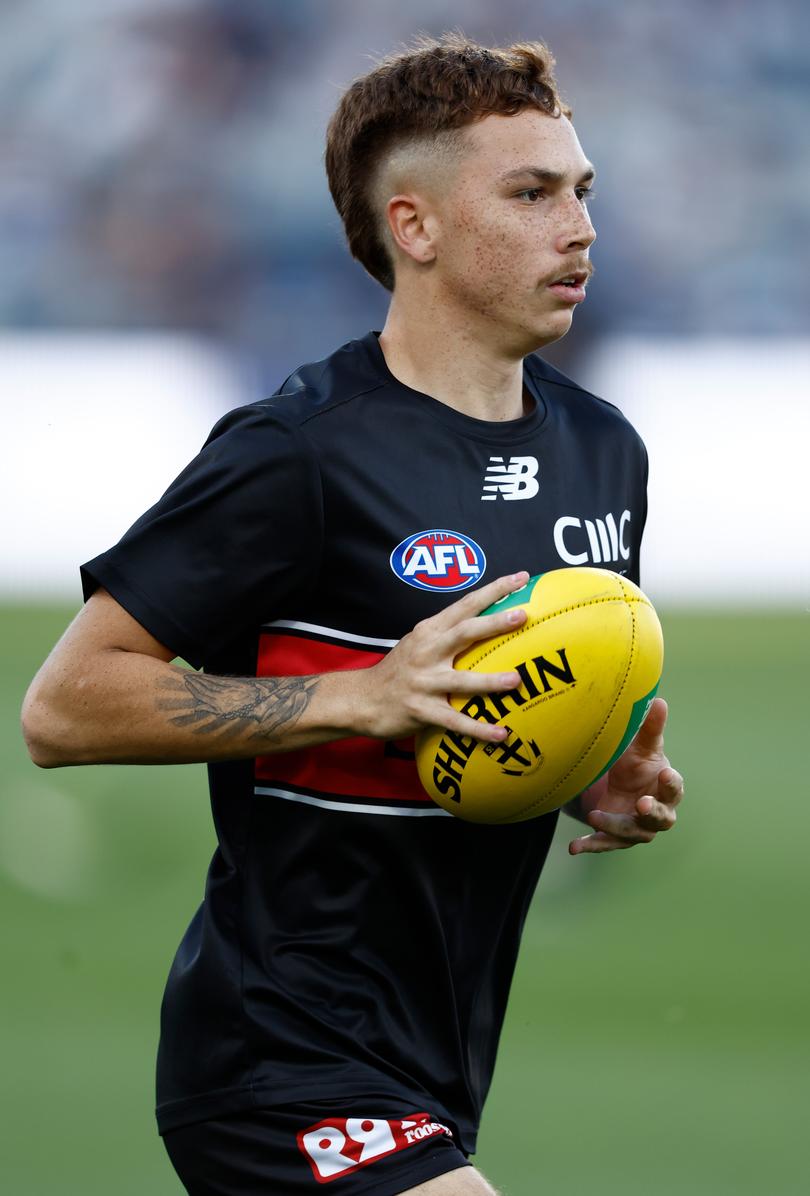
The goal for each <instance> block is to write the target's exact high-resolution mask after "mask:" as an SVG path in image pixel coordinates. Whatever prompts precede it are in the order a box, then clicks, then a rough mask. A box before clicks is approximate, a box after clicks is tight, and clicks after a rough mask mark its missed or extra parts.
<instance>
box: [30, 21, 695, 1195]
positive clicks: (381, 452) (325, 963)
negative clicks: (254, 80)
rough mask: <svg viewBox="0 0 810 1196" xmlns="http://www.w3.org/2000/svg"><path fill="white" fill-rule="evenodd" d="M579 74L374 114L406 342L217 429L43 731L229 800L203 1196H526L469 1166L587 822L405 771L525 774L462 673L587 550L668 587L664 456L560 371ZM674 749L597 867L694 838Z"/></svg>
mask: <svg viewBox="0 0 810 1196" xmlns="http://www.w3.org/2000/svg"><path fill="white" fill-rule="evenodd" d="M552 65H553V63H552V60H551V58H550V56H549V54H548V52H547V51H546V49H545V48H544V47H543V46H542V45H539V44H528V45H518V46H513V47H511V48H509V49H507V50H488V49H483V48H481V47H479V46H475V45H471V44H468V43H465V42H464V41H462V40H461V39H460V38H459V37H446V38H444V39H442V40H441V41H439V42H432V43H422V44H420V46H418V47H417V48H416V49H415V50H413V51H410V52H408V53H404V54H402V55H399V56H398V57H396V58H392V59H389V60H387V61H386V62H384V63H382V64H381V65H380V66H379V67H377V68H376V69H375V70H374V71H372V72H371V73H370V74H369V75H367V76H366V77H365V78H362V79H359V80H357V81H356V82H355V83H354V84H353V85H352V86H351V87H350V89H349V90H348V92H347V93H346V95H345V96H344V97H343V99H342V101H341V103H340V105H339V107H338V109H337V112H336V114H335V116H334V118H333V120H332V122H331V125H330V128H329V135H328V145H327V156H326V161H327V171H328V174H329V181H330V185H331V188H332V194H333V196H334V199H335V202H336V204H337V207H338V209H339V211H340V214H341V216H342V217H343V220H344V224H345V227H346V232H347V235H348V240H349V244H350V247H351V249H352V252H353V253H354V255H355V256H356V257H357V258H358V259H359V260H360V261H361V262H362V263H363V265H364V266H365V267H366V269H368V270H369V271H370V273H371V274H372V275H374V276H375V277H376V278H377V279H379V281H380V282H381V283H382V284H383V285H384V286H385V287H387V288H388V289H389V290H391V291H392V297H391V305H390V310H389V313H388V318H387V320H386V323H385V328H384V329H383V331H382V333H381V334H380V335H379V336H378V335H377V334H375V333H369V334H367V335H366V336H363V337H362V338H361V339H360V340H357V341H352V342H351V343H350V344H348V345H344V346H343V347H342V348H341V349H339V350H338V351H337V352H336V353H334V354H333V355H332V356H331V357H329V358H327V359H326V360H325V361H321V362H318V363H315V364H311V365H307V366H304V367H303V368H302V369H300V370H298V371H297V372H296V373H295V374H294V375H293V376H292V377H291V378H289V379H288V380H287V382H285V384H284V385H283V386H282V388H281V390H280V391H279V392H278V394H277V395H275V396H274V397H273V398H272V399H269V400H267V401H264V402H259V403H254V404H251V405H250V406H247V407H244V408H241V409H239V410H237V411H234V412H232V413H231V414H230V415H228V416H227V417H226V418H225V419H223V420H222V421H221V422H220V423H219V424H218V425H217V427H216V428H215V429H214V431H213V433H212V434H211V437H210V438H209V440H208V442H207V443H206V445H205V446H204V448H203V449H202V451H201V453H200V454H199V456H198V457H197V458H195V460H193V461H192V462H191V464H190V465H189V466H188V468H187V469H186V470H185V471H184V473H183V474H181V476H180V477H179V478H178V479H177V480H176V481H175V482H174V483H173V485H172V486H171V487H170V489H169V490H168V491H167V493H166V494H165V495H164V496H163V498H162V499H161V500H160V501H159V502H158V503H157V505H156V506H155V507H153V508H152V509H151V510H150V511H148V512H147V513H146V514H145V515H144V516H143V517H142V518H141V519H140V520H139V521H138V523H136V524H135V526H134V527H133V528H131V529H130V531H129V532H127V533H126V535H125V536H124V538H123V539H122V540H121V542H120V543H119V544H118V545H117V546H116V547H114V548H112V549H111V550H110V551H109V552H106V553H104V554H103V555H102V556H100V557H97V558H96V559H95V560H94V561H91V562H89V563H88V564H86V565H85V566H84V568H83V582H84V589H85V594H86V597H87V603H86V605H85V607H84V609H83V611H82V612H81V613H80V615H79V616H78V617H77V619H76V620H75V622H74V623H73V624H72V626H71V627H70V628H69V629H68V631H67V633H66V635H65V636H64V638H63V639H62V641H61V642H60V643H59V645H57V647H56V648H55V649H54V651H53V653H52V654H51V656H50V658H49V660H48V661H47V662H46V664H45V665H44V666H43V669H42V670H41V672H40V674H39V675H38V677H37V678H36V680H35V682H34V683H33V685H32V688H31V691H30V693H29V696H28V699H27V702H26V706H25V712H24V722H25V729H26V734H27V737H28V740H29V744H30V750H31V754H32V756H33V758H34V760H35V761H36V762H37V763H38V764H41V765H42V766H44V767H53V766H58V765H64V764H82V763H92V762H102V761H106V762H116V761H117V762H139V763H152V762H156V761H160V762H167V761H175V762H177V763H182V762H185V761H200V760H205V761H208V762H209V763H210V786H211V797H212V806H213V813H214V820H215V823H216V829H217V835H218V842H219V846H218V849H217V852H216V854H215V856H214V859H213V861H212V864H211V868H210V872H209V876H208V883H207V888H206V894H205V901H204V903H203V905H202V907H201V908H200V910H199V911H198V912H197V914H196V915H195V917H194V919H193V921H192V923H191V925H190V927H189V930H188V932H187V934H186V936H185V938H184V940H183V942H182V944H181V946H180V948H179V951H178V954H177V957H176V959H175V962H174V966H173V968H172V971H171V975H170V977H169V981H168V986H167V990H166V996H165V1000H164V1005H163V1015H162V1033H161V1044H160V1056H159V1066H158V1121H159V1126H160V1129H161V1132H162V1133H163V1134H164V1135H165V1141H166V1145H167V1148H168V1150H169V1153H170V1155H171V1158H172V1160H173V1162H174V1164H175V1167H176V1168H177V1170H178V1173H179V1174H180V1176H181V1178H182V1180H183V1182H184V1184H185V1185H186V1187H187V1189H188V1191H189V1192H191V1193H193V1194H200V1196H213V1194H217V1196H226V1194H227V1196H236V1194H237V1193H258V1192H274V1193H284V1196H297V1194H299V1193H301V1194H302V1193H307V1192H309V1193H314V1192H316V1191H318V1190H319V1189H320V1186H321V1185H329V1186H330V1190H332V1191H334V1192H335V1193H352V1194H354V1193H357V1194H361V1193H362V1194H370V1193H373V1194H375V1196H394V1194H395V1193H405V1192H413V1193H425V1196H428V1194H430V1196H434V1194H435V1196H451V1194H453V1193H458V1194H469V1196H473V1194H474V1193H487V1192H489V1193H492V1191H493V1189H492V1188H491V1187H490V1186H489V1185H488V1184H487V1182H486V1181H485V1180H484V1179H483V1177H482V1176H481V1175H480V1174H479V1173H478V1172H477V1171H476V1170H475V1169H474V1168H473V1167H472V1166H470V1165H469V1163H468V1155H469V1154H470V1153H472V1152H473V1151H474V1149H475V1136H476V1131H477V1127H478V1122H479V1117H480V1113H481V1108H482V1105H483V1102H484V1099H485V1097H486V1093H487V1090H488V1087H489V1083H490V1079H491V1076H492V1071H493V1066H494V1062H495V1053H496V1049H497V1043H498V1036H499V1032H500V1027H501V1023H502V1019H503V1015H504V1010H505V1006H506V1000H507V995H508V990H509V985H510V981H511V976H512V971H513V967H514V963H515V959H516V955H517V950H518V943H519V939H520V933H521V929H522V925H523V920H524V917H525V914H526V910H527V908H528V905H529V902H530V900H531V896H532V893H533V891H534V887H535V884H536V882H537V878H538V876H539V874H540V870H541V868H542V865H543V861H544V859H545V856H546V852H547V850H548V846H549V843H550V840H551V837H552V833H553V830H554V826H555V822H556V816H555V815H551V816H547V817H543V818H538V819H535V820H533V821H530V822H525V823H521V824H519V825H511V826H481V825H474V824H470V823H465V822H462V821H460V820H457V819H455V818H452V817H450V816H448V815H446V814H445V813H444V811H441V810H439V809H438V807H436V806H434V805H433V804H432V803H431V802H430V801H429V800H428V799H427V797H426V795H425V794H424V793H423V792H422V790H421V789H420V786H419V784H418V781H417V779H416V774H415V767H414V763H413V755H412V750H411V745H410V743H409V739H408V737H409V736H411V735H412V734H413V733H414V732H415V731H417V730H418V729H419V728H420V727H421V726H423V725H426V724H438V725H441V726H444V727H448V728H452V729H453V730H455V731H457V732H458V733H460V734H462V735H472V736H475V737H476V738H478V739H481V740H487V739H490V740H497V739H498V738H500V737H501V736H502V735H503V734H504V732H502V731H501V730H500V729H498V728H495V727H490V726H488V725H485V724H482V723H479V722H475V721H473V720H471V719H469V718H467V717H465V716H464V715H462V714H460V713H457V712H455V711H454V710H453V709H452V708H451V707H450V705H449V704H448V701H447V694H448V693H449V692H451V691H455V692H467V691H470V692H472V691H473V690H475V691H477V692H480V691H481V690H482V689H486V690H489V691H497V690H504V689H510V688H512V687H514V686H515V685H517V684H518V683H519V678H518V677H517V675H516V674H512V673H507V674H502V675H498V674H496V675H491V676H487V677H485V678H483V679H482V678H481V677H480V676H476V677H475V678H472V677H469V676H466V675H464V674H463V673H459V672H455V671H454V670H453V660H454V658H455V657H456V655H457V654H458V653H459V652H460V651H461V650H462V649H464V648H465V647H466V646H467V645H468V644H470V643H471V642H473V641H475V640H477V639H481V638H484V637H486V636H489V635H491V634H494V633H498V632H502V631H504V630H506V629H509V628H512V627H514V626H516V625H517V624H519V622H520V621H521V620H522V617H523V616H522V614H521V613H515V612H514V611H513V610H504V611H503V612H501V613H498V614H490V615H487V616H485V617H477V616H478V614H479V612H480V611H482V610H484V608H485V607H487V606H489V605H490V604H491V603H493V602H494V601H495V600H497V599H499V598H501V597H503V596H505V595H507V594H508V593H510V591H512V590H514V589H516V588H517V587H519V586H520V585H522V584H523V583H524V582H525V580H526V579H527V577H528V575H529V574H533V573H538V572H542V571H544V570H547V569H553V568H558V567H561V566H563V565H565V564H572V563H585V562H587V561H591V562H594V561H596V563H599V558H597V557H595V555H594V549H593V548H592V547H590V545H589V538H588V536H587V534H586V532H585V531H584V530H583V529H584V528H585V521H586V520H588V519H590V520H594V519H596V518H601V519H605V520H607V519H608V518H609V517H610V516H612V518H613V519H614V520H615V523H616V526H617V527H619V528H620V529H621V535H620V537H619V538H618V545H617V551H616V553H615V554H614V555H615V556H616V560H615V561H613V560H610V561H605V563H606V564H607V565H608V566H609V567H614V568H616V569H617V570H621V571H622V572H625V573H627V574H628V575H629V576H630V577H632V578H633V579H634V580H637V579H638V561H639V548H640V542H641V532H642V527H643V523H644V518H645V512H646V500H645V482H646V472H647V463H646V456H645V452H644V449H643V446H642V444H641V442H640V440H639V438H638V436H637V435H636V433H635V432H634V431H633V430H632V428H631V427H630V426H629V425H628V424H627V422H626V421H625V420H624V419H623V417H622V416H621V415H620V414H619V413H618V411H616V410H615V409H614V408H612V407H610V406H609V405H608V404H606V403H603V402H601V401H600V400H599V399H596V398H594V397H593V396H591V395H589V394H587V393H586V392H584V391H582V390H581V389H580V388H579V387H577V386H576V384H575V383H573V382H571V381H569V380H568V379H567V378H565V377H564V376H563V375H561V374H559V373H558V372H557V371H555V370H554V369H552V368H551V367H549V366H548V365H546V364H544V363H543V361H542V360H541V359H540V358H538V357H536V356H534V355H533V354H534V352H535V350H537V349H538V348H541V347H542V346H543V345H546V344H549V343H550V342H551V341H554V340H556V339H557V338H558V337H561V336H563V335H564V334H565V332H566V331H567V330H568V328H569V326H570V324H571V319H572V314H573V311H574V308H575V306H576V305H577V304H578V303H580V302H581V301H582V300H583V299H584V297H585V284H586V282H587V280H588V277H589V275H590V273H591V265H590V263H589V259H588V251H589V248H590V245H591V243H592V242H593V240H594V231H593V228H592V226H591V222H590V219H589V216H588V208H587V203H588V198H589V188H590V184H591V179H592V177H593V170H592V168H591V166H590V163H589V162H588V161H587V159H586V158H585V156H584V155H583V152H582V149H581V148H580V145H579V142H578V140H577V137H576V134H575V133H574V129H573V126H572V125H571V123H570V120H569V115H570V114H569V112H568V110H567V109H566V108H564V107H563V106H562V105H561V103H560V100H559V97H558V95H557V91H556V87H555V83H554V78H553V74H552ZM448 545H450V546H452V551H442V550H441V549H442V548H443V547H446V546H448ZM456 549H458V551H456ZM479 582H480V583H482V584H478V583H479ZM473 587H474V588H473ZM462 590H466V593H464V594H463V595H461V596H460V597H459V596H458V592H459V591H462ZM175 657H183V658H185V659H186V660H187V661H188V662H189V663H190V664H192V665H193V666H194V667H195V668H200V667H201V666H202V668H203V670H204V671H203V672H202V673H198V672H193V671H190V670H187V669H183V668H181V667H178V666H175V665H173V664H172V663H171V661H172V660H173V659H174V658H175ZM665 719H666V707H665V705H664V703H663V702H661V701H660V700H658V701H656V703H655V704H654V706H653V708H652V710H651V712H650V714H649V716H648V718H647V721H646V723H645V725H644V726H643V728H642V730H641V731H640V733H639V735H638V737H637V739H636V741H635V742H634V743H633V744H632V745H631V747H630V748H629V749H628V751H627V752H626V754H625V755H624V756H623V757H622V758H621V760H620V761H619V762H618V763H617V764H616V765H615V766H614V768H613V769H612V770H611V772H610V774H609V775H608V777H606V778H605V779H604V780H603V781H602V782H601V783H599V784H598V785H597V786H595V787H594V788H593V789H592V790H589V791H587V792H586V793H585V794H583V795H581V797H580V798H579V799H578V800H577V802H576V803H573V808H572V810H571V812H572V813H574V814H575V815H577V816H578V817H580V818H581V819H582V820H583V821H586V822H587V823H588V824H589V825H590V827H591V828H592V830H593V833H591V834H589V835H586V836H584V837H581V838H577V839H575V840H574V841H573V843H572V844H571V848H570V850H571V852H572V853H573V854H578V853H580V852H593V851H610V850H614V849H618V848H625V847H629V846H631V845H632V844H634V843H643V842H650V841H651V840H652V839H653V838H654V837H655V835H656V833H657V832H658V831H662V830H666V829H668V828H669V827H670V826H671V825H672V823H673V822H674V821H675V806H676V804H677V803H678V801H679V799H680V795H681V790H682V782H681V778H680V777H679V775H678V774H677V773H676V772H675V771H674V770H673V769H671V768H670V767H669V764H668V761H667V760H666V758H665V757H664V755H663V741H662V731H663V727H664V722H665Z"/></svg>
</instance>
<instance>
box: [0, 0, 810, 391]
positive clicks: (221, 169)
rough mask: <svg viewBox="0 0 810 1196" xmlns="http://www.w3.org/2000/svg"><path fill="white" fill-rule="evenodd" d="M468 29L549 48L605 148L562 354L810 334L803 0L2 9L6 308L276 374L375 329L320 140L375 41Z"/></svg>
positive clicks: (0, 304) (221, 1)
mask: <svg viewBox="0 0 810 1196" xmlns="http://www.w3.org/2000/svg"><path fill="white" fill-rule="evenodd" d="M453 27H461V28H463V29H464V31H465V32H466V33H467V34H469V35H470V36H471V37H474V38H476V39H478V40H482V41H485V42H487V41H488V42H490V43H496V44H497V43H501V44H503V43H505V42H508V41H511V40H516V39H520V38H541V39H543V40H545V41H547V42H548V44H549V45H550V46H551V48H552V50H553V52H554V54H555V56H556V58H557V64H558V67H557V71H558V78H559V81H560V84H561V87H562V90H563V93H564V94H565V95H566V97H567V99H568V100H569V102H570V103H571V104H572V107H573V108H574V119H575V123H576V125H577V128H578V131H579V133H580V138H581V140H582V142H583V146H584V149H585V152H586V153H587V154H588V156H589V157H590V158H591V159H592V160H593V161H594V162H595V163H596V165H597V168H598V172H599V177H598V179H597V188H596V190H597V192H598V196H597V198H596V200H595V201H594V205H593V208H592V216H593V219H594V223H595V224H596V226H597V231H598V234H599V238H598V241H597V243H596V245H595V246H594V251H593V256H594V260H595V262H596V265H597V279H596V280H595V282H594V286H593V288H592V292H591V295H590V297H589V300H588V303H587V304H586V305H585V309H583V311H582V312H581V313H579V316H580V318H579V320H578V321H577V334H576V337H575V338H572V340H571V347H570V349H568V350H566V351H567V352H568V353H570V352H572V351H577V350H578V348H579V349H581V348H583V347H586V346H587V344H588V343H589V342H592V341H593V339H594V338H597V337H600V336H605V335H609V334H610V333H612V332H615V331H623V332H626V331H630V332H656V333H661V332H664V333H689V334H694V333H696V332H697V333H702V332H707V333H714V334H717V333H719V334H729V335H744V336H762V335H772V334H777V333H787V334H794V333H795V334H799V333H805V332H806V330H807V327H808V315H809V314H810V282H809V281H808V272H807V271H806V270H805V269H803V268H801V267H800V265H799V263H800V261H801V260H802V259H803V252H804V247H805V246H806V245H807V243H808V239H809V238H810V206H808V204H807V197H806V190H807V183H808V169H809V168H808V163H809V162H810V120H808V113H809V112H810V36H808V35H809V34H810V6H807V5H805V4H803V2H802V0H769V3H768V4H767V5H760V4H756V3H753V2H747V0H680V2H679V3H678V4H677V5H674V4H651V3H649V0H616V2H615V3H612V4H606V3H603V2H601V0H554V2H551V0H550V2H549V3H546V4H544V5H537V4H535V3H528V2H526V0H411V2H410V3H409V4H408V5H400V4H390V5H388V4H379V3H375V2H374V0H70V2H69V3H64V4H63V3H61V2H59V0H4V3H3V5H2V33H3V36H2V37H1V38H0V162H2V170H0V257H1V258H2V262H3V268H2V270H0V321H2V325H3V326H4V327H6V328H9V327H11V328H53V327H59V328H99V327H102V328H111V329H116V330H121V329H139V330H140V329H145V328H146V329H148V328H172V329H186V330H190V331H194V332H197V333H201V334H203V335H205V336H208V337H211V338H214V339H215V340H216V341H218V342H220V343H222V344H223V345H225V346H227V347H228V348H229V349H230V350H231V351H232V352H234V354H236V355H237V356H238V357H239V358H240V359H241V360H242V361H243V362H245V363H247V364H248V366H249V368H251V369H254V370H255V371H256V372H257V374H258V376H259V383H258V384H259V385H261V386H263V387H264V388H265V389H266V388H267V387H268V386H270V385H272V386H273V387H275V385H277V383H278V381H280V377H281V376H283V375H284V373H285V372H289V371H290V370H291V369H292V368H293V367H294V366H295V365H297V364H298V363H299V361H300V360H303V359H307V358H312V357H313V356H316V355H318V354H319V353H320V352H328V351H329V350H330V349H331V348H332V347H334V345H335V344H337V343H340V342H341V341H343V340H345V339H347V338H349V337H350V336H353V335H357V334H360V333H362V332H363V331H365V330H366V329H367V328H368V327H371V326H375V327H379V321H380V320H381V318H382V316H383V313H384V310H385V302H386V297H385V294H384V292H383V291H381V290H380V288H379V287H378V286H377V285H376V284H375V283H373V282H371V281H370V280H369V279H368V278H367V277H366V276H365V275H364V274H363V272H362V270H361V269H360V267H359V266H357V265H356V264H354V263H352V262H351V260H350V258H349V256H348V253H347V251H346V249H345V247H344V243H343V237H342V230H341V227H340V222H339V220H338V217H337V215H336V213H335V212H334V209H333V208H332V206H331V201H330V199H329V195H328V190H327V187H326V181H325V177H324V173H323V165H322V151H323V138H324V130H325V126H326V122H327V120H328V118H329V115H330V114H331V112H332V110H333V108H334V106H335V104H336V102H337V99H338V97H339V95H340V93H341V90H342V88H343V87H344V86H345V85H346V84H347V83H348V82H349V81H350V80H351V79H352V78H353V77H354V76H356V75H358V74H361V73H363V72H365V71H366V70H368V69H369V68H370V66H371V64H372V62H373V60H374V58H375V57H377V56H380V55H382V54H385V53H387V52H390V51H392V50H394V49H396V48H398V47H399V46H400V45H402V44H403V43H405V42H407V41H409V40H410V39H411V38H412V36H413V35H414V34H415V33H416V32H419V31H425V32H429V33H438V32H441V31H442V30H443V29H447V28H453ZM563 364H564V365H565V362H563Z"/></svg>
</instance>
